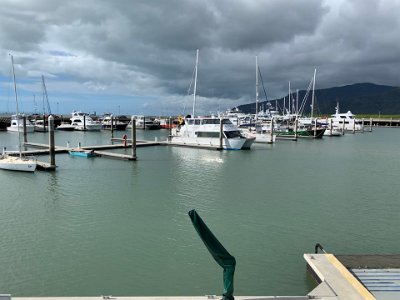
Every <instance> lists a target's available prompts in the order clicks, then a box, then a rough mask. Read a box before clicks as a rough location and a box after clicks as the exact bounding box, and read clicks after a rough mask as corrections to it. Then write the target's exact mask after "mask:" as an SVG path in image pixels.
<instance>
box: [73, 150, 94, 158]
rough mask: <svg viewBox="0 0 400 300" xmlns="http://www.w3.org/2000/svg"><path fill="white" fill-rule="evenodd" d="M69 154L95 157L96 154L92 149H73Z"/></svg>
mask: <svg viewBox="0 0 400 300" xmlns="http://www.w3.org/2000/svg"><path fill="white" fill-rule="evenodd" d="M68 153H69V155H71V156H80V157H95V156H96V154H95V153H94V152H93V151H90V150H77V151H74V150H71V151H68Z"/></svg>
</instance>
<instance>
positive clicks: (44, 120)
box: [43, 114, 46, 131]
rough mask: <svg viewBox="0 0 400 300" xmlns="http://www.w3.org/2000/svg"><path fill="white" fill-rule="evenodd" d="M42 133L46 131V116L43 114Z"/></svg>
mask: <svg viewBox="0 0 400 300" xmlns="http://www.w3.org/2000/svg"><path fill="white" fill-rule="evenodd" d="M43 131H46V115H45V114H43Z"/></svg>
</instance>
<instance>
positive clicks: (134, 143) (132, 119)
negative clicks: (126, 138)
mask: <svg viewBox="0 0 400 300" xmlns="http://www.w3.org/2000/svg"><path fill="white" fill-rule="evenodd" d="M131 123H132V133H131V134H132V137H131V138H132V158H133V159H136V119H135V118H134V117H133V116H132V117H131Z"/></svg>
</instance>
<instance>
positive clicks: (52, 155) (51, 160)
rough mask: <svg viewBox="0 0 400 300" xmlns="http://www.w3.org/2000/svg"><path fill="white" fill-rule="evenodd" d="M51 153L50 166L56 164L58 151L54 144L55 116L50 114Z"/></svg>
mask: <svg viewBox="0 0 400 300" xmlns="http://www.w3.org/2000/svg"><path fill="white" fill-rule="evenodd" d="M48 128H49V154H50V166H52V167H55V166H56V151H55V146H54V117H53V116H49V127H48Z"/></svg>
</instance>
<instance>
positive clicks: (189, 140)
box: [171, 117, 255, 150]
mask: <svg viewBox="0 0 400 300" xmlns="http://www.w3.org/2000/svg"><path fill="white" fill-rule="evenodd" d="M221 122H222V148H223V149H226V150H241V149H250V147H251V145H252V144H253V142H254V140H255V138H254V137H250V138H246V137H245V136H243V135H242V134H241V133H240V131H239V129H238V128H237V127H236V126H235V125H233V124H232V122H231V121H230V120H229V119H228V118H216V117H197V118H192V117H188V118H185V119H183V120H182V124H180V125H179V126H178V127H176V128H173V129H172V135H171V142H173V143H182V144H185V145H199V146H212V147H219V146H220V145H221V144H220V143H221V139H220V129H221Z"/></svg>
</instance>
